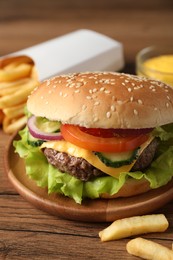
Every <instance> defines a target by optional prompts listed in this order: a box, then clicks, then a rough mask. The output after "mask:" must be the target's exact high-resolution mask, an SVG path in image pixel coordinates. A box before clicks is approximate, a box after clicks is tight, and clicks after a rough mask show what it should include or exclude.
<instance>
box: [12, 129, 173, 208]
mask: <svg viewBox="0 0 173 260" xmlns="http://www.w3.org/2000/svg"><path fill="white" fill-rule="evenodd" d="M27 131H28V129H27V127H26V128H25V129H23V130H22V131H20V136H21V139H20V140H18V141H14V147H15V152H17V153H18V154H19V156H20V157H21V158H24V160H25V165H26V174H27V175H28V177H29V178H31V179H33V180H35V181H36V183H37V185H38V186H40V187H43V188H44V187H47V188H48V193H49V194H50V193H54V192H55V193H61V194H64V195H65V196H68V197H70V198H73V199H74V200H75V201H76V202H77V203H81V202H82V200H83V199H84V198H86V197H87V198H92V199H95V198H99V197H100V194H102V193H108V194H110V195H113V194H115V193H117V192H118V191H119V189H120V188H121V187H122V186H123V185H124V183H125V182H126V180H127V178H133V179H136V180H140V179H142V178H145V179H146V180H148V181H149V183H150V187H151V188H152V189H155V188H158V187H161V186H162V185H165V184H167V183H168V182H169V181H170V180H171V178H172V177H173V141H172V140H173V124H170V125H168V126H165V127H159V128H157V129H155V130H154V131H153V134H154V135H155V136H156V137H158V138H160V140H161V143H160V146H159V150H158V153H157V156H156V158H155V160H154V161H153V163H152V164H151V166H150V168H149V169H147V170H146V172H140V171H137V172H123V173H121V174H120V176H119V179H116V178H113V177H111V176H109V175H106V176H102V177H97V178H95V179H93V180H91V181H88V182H83V181H80V180H78V179H77V178H75V177H73V176H71V175H69V174H68V173H61V172H60V171H59V170H58V169H56V168H55V167H53V166H52V165H50V164H49V163H48V162H47V159H46V157H45V156H44V154H43V153H42V152H41V151H40V149H39V148H38V147H32V146H30V145H28V143H27Z"/></svg>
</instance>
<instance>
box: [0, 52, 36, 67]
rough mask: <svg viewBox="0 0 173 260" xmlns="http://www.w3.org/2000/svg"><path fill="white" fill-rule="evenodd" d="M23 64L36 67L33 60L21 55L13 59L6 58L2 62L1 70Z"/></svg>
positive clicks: (0, 63)
mask: <svg viewBox="0 0 173 260" xmlns="http://www.w3.org/2000/svg"><path fill="white" fill-rule="evenodd" d="M21 63H28V64H31V65H33V66H34V62H33V60H32V59H31V58H30V57H28V56H25V55H21V56H13V57H11V56H10V57H6V58H4V59H1V60H0V68H1V69H3V68H5V67H7V66H12V67H14V66H17V65H19V64H21Z"/></svg>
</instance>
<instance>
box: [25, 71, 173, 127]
mask: <svg viewBox="0 0 173 260" xmlns="http://www.w3.org/2000/svg"><path fill="white" fill-rule="evenodd" d="M172 100H173V89H172V88H171V87H169V86H167V85H166V84H164V83H161V82H159V81H156V80H151V79H150V80H149V79H146V78H141V77H137V76H133V75H128V74H122V73H114V72H95V73H93V72H92V73H90V72H88V73H74V74H68V75H61V76H57V77H54V78H52V79H50V80H46V81H45V82H43V83H42V84H41V85H40V87H38V88H37V89H35V90H34V91H33V93H32V94H31V96H30V97H29V99H28V102H27V107H28V110H29V111H30V112H31V113H32V114H34V115H35V116H41V117H46V118H48V119H49V120H58V121H61V122H62V123H68V124H74V125H80V126H84V127H89V128H124V129H126V128H134V129H137V128H150V127H156V126H159V125H164V124H168V123H171V122H172V121H173V104H172Z"/></svg>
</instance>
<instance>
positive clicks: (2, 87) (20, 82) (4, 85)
mask: <svg viewBox="0 0 173 260" xmlns="http://www.w3.org/2000/svg"><path fill="white" fill-rule="evenodd" d="M28 79H30V78H24V79H19V80H15V81H12V82H0V91H1V90H4V91H5V90H6V91H7V90H8V89H11V88H13V87H19V88H20V87H22V85H23V84H25V83H26V82H27V81H28Z"/></svg>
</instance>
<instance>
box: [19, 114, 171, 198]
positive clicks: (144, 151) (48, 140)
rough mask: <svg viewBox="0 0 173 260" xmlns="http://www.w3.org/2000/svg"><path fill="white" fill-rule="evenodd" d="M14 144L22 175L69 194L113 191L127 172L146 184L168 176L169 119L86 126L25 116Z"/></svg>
mask: <svg viewBox="0 0 173 260" xmlns="http://www.w3.org/2000/svg"><path fill="white" fill-rule="evenodd" d="M20 135H21V140H19V141H15V142H14V146H15V148H16V151H17V152H18V153H19V155H20V156H21V157H22V158H24V159H25V164H26V171H27V175H28V176H29V177H30V178H32V179H34V180H35V181H36V182H37V185H38V186H40V187H47V188H48V193H52V192H57V193H62V194H64V195H65V196H68V197H71V198H73V199H74V200H75V201H76V202H77V203H81V201H82V199H83V198H85V197H88V198H99V197H100V195H101V194H103V193H107V194H110V195H113V194H116V193H117V192H118V191H119V190H120V189H121V187H122V186H123V185H124V184H125V182H126V180H127V179H128V178H133V179H135V180H141V179H142V178H145V179H146V180H147V181H148V182H149V183H150V187H151V188H158V187H160V186H163V185H165V184H167V183H168V182H169V181H170V180H171V179H172V177H173V171H172V168H173V146H172V140H173V124H170V125H167V126H163V127H158V128H155V129H137V130H136V129H130V130H126V129H123V130H122V129H87V128H83V127H82V128H81V127H79V126H73V125H61V124H60V123H59V122H53V123H52V122H51V124H50V121H49V120H47V119H40V118H39V120H37V119H36V118H35V117H33V116H32V117H30V118H29V120H28V126H27V127H26V128H25V129H23V130H22V131H21V132H20Z"/></svg>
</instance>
